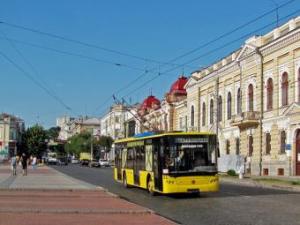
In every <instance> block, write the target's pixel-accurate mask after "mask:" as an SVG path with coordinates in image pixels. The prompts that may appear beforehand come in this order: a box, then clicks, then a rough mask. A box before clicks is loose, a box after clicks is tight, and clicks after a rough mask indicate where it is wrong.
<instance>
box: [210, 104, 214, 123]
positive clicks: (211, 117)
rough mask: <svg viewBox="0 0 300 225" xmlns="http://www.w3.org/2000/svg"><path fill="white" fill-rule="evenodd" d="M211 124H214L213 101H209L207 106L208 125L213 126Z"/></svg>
mask: <svg viewBox="0 0 300 225" xmlns="http://www.w3.org/2000/svg"><path fill="white" fill-rule="evenodd" d="M213 122H214V100H213V99H211V100H210V104H209V123H210V124H213Z"/></svg>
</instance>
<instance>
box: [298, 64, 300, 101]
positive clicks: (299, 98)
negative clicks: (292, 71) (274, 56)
mask: <svg viewBox="0 0 300 225" xmlns="http://www.w3.org/2000/svg"><path fill="white" fill-rule="evenodd" d="M298 102H300V68H299V69H298Z"/></svg>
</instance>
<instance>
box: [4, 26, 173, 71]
mask: <svg viewBox="0 0 300 225" xmlns="http://www.w3.org/2000/svg"><path fill="white" fill-rule="evenodd" d="M0 24H3V25H6V26H9V27H12V28H16V29H21V30H26V31H29V32H32V33H36V34H40V35H44V36H48V37H51V38H56V39H60V40H63V41H67V42H70V43H74V44H78V45H82V46H85V47H89V48H94V49H98V50H102V51H105V52H109V53H113V54H117V55H121V56H125V57H129V58H133V59H138V60H142V61H144V62H153V63H156V64H162V63H163V64H169V65H171V66H174V65H176V64H173V63H168V62H161V61H158V60H155V59H151V58H146V57H141V56H137V55H133V54H129V53H125V52H122V51H118V50H114V49H109V48H106V47H102V46H99V45H96V44H92V43H88V42H84V41H80V40H76V39H72V38H68V37H65V36H62V35H57V34H53V33H50V32H45V31H41V30H38V29H34V28H30V27H26V26H21V25H18V24H13V23H8V22H6V21H4V20H0Z"/></svg>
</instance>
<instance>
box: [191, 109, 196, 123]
mask: <svg viewBox="0 0 300 225" xmlns="http://www.w3.org/2000/svg"><path fill="white" fill-rule="evenodd" d="M194 114H195V112H194V106H193V105H192V107H191V126H192V127H193V126H194Z"/></svg>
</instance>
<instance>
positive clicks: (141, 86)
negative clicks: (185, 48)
mask: <svg viewBox="0 0 300 225" xmlns="http://www.w3.org/2000/svg"><path fill="white" fill-rule="evenodd" d="M299 12H300V9H298V10H296V11H294V12H293V13H291V14H289V15H287V16H285V17H282V18H280V19H279V21H282V20H285V19H287V18H289V17H291V16H293V15H295V14H297V13H299ZM276 23H277V21H276V22H272V23H269V24H267V25H265V26H263V27H261V28H259V29H256V30H254V31H251V32H249V33H247V34H246V35H243V36H241V37H239V38H237V39H234V40H233V41H230V42H227V43H225V44H224V45H222V46H219V47H217V48H215V49H212V50H210V51H208V52H206V53H204V54H202V55H200V56H198V57H196V58H193V59H191V60H189V61H187V62H185V63H191V62H194V61H196V60H198V59H200V58H203V57H204V56H207V55H209V54H212V53H213V52H216V51H218V50H220V49H223V48H225V47H227V46H229V45H231V44H233V43H235V42H237V41H240V40H242V39H244V38H245V37H247V36H249V35H251V34H253V33H255V32H258V31H261V30H264V29H266V28H267V27H270V26H272V25H274V24H276ZM185 63H183V64H182V65H179V66H177V67H174V68H171V69H169V70H166V71H163V72H161V73H159V74H157V75H156V76H154V77H152V78H151V79H149V80H147V81H146V82H144V83H143V84H142V85H140V86H138V87H137V88H135V89H134V90H132V91H131V92H129V93H127V94H126V95H125V96H123V98H125V97H128V96H130V95H131V94H133V93H135V92H136V91H138V90H140V89H141V88H143V87H144V86H146V85H147V84H148V83H150V82H152V81H154V80H156V79H157V78H158V77H160V76H161V75H164V74H166V73H169V72H171V71H173V70H175V69H178V68H181V67H182V66H184V65H185Z"/></svg>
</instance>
